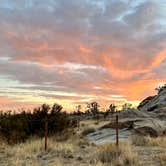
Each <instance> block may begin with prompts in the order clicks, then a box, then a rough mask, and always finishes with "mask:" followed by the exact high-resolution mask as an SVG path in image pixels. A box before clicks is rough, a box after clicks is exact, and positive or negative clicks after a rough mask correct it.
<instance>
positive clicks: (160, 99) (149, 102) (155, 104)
mask: <svg viewBox="0 0 166 166" xmlns="http://www.w3.org/2000/svg"><path fill="white" fill-rule="evenodd" d="M164 107H165V108H166V86H164V87H163V88H161V89H160V90H159V92H158V94H157V95H155V96H150V97H148V98H146V99H145V100H143V101H142V102H141V103H140V105H139V106H138V109H139V110H140V111H144V112H146V111H147V112H155V111H158V110H159V109H160V110H161V108H164Z"/></svg>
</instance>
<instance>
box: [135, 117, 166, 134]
mask: <svg viewBox="0 0 166 166" xmlns="http://www.w3.org/2000/svg"><path fill="white" fill-rule="evenodd" d="M133 129H134V131H135V132H136V133H139V134H141V135H150V136H153V137H157V136H162V135H165V134H166V133H165V131H166V121H162V120H160V119H158V118H146V119H142V120H140V121H135V123H134V125H133Z"/></svg>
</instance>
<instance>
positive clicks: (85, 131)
mask: <svg viewBox="0 0 166 166" xmlns="http://www.w3.org/2000/svg"><path fill="white" fill-rule="evenodd" d="M95 131H96V130H95V129H94V128H86V129H84V130H83V131H82V135H83V136H86V135H88V134H90V133H93V132H95Z"/></svg>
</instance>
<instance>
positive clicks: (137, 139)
mask: <svg viewBox="0 0 166 166" xmlns="http://www.w3.org/2000/svg"><path fill="white" fill-rule="evenodd" d="M132 143H133V144H134V145H136V146H160V147H166V136H160V137H156V138H153V137H150V136H139V135H134V136H132Z"/></svg>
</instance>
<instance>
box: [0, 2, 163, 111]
mask: <svg viewBox="0 0 166 166" xmlns="http://www.w3.org/2000/svg"><path fill="white" fill-rule="evenodd" d="M164 82H166V1H165V0H149V1H148V0H0V109H17V108H23V107H24V108H31V107H35V106H37V105H39V104H41V103H48V104H51V103H54V102H56V103H59V104H62V105H63V106H64V108H65V109H68V110H72V109H73V108H75V106H76V105H77V104H85V103H86V102H90V101H97V102H99V103H100V104H101V105H102V107H103V108H104V107H106V106H107V105H108V104H110V103H112V102H113V103H116V104H122V103H124V102H131V103H133V104H135V105H136V104H138V103H139V102H140V101H141V100H142V99H144V98H145V97H147V96H149V95H153V94H155V93H156V92H155V91H154V88H155V87H156V86H157V85H158V84H160V83H164Z"/></svg>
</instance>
